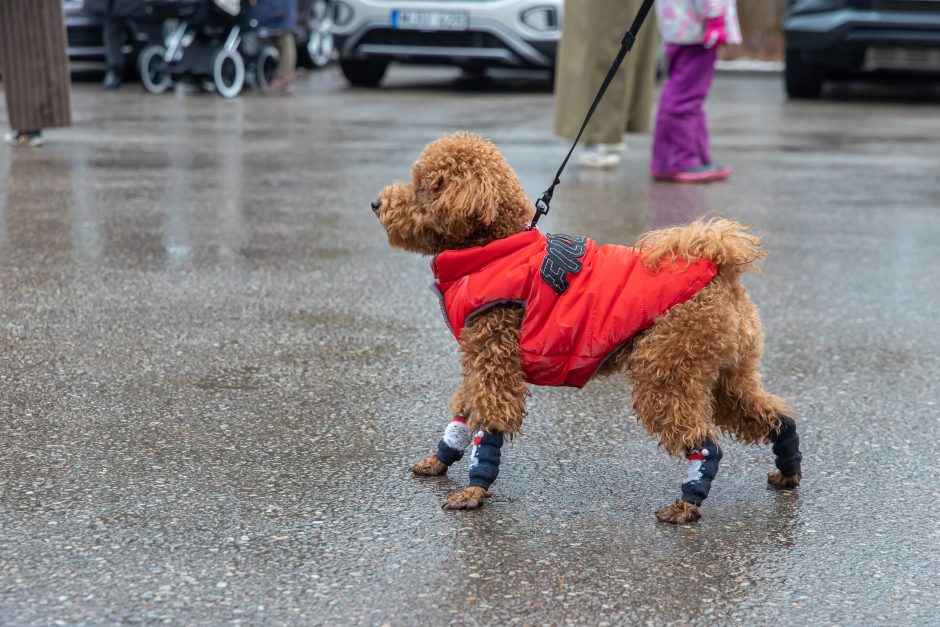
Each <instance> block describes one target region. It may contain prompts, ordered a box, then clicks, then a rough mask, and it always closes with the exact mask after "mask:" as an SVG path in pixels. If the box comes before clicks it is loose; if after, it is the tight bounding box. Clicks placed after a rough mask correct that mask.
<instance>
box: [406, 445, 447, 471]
mask: <svg viewBox="0 0 940 627" xmlns="http://www.w3.org/2000/svg"><path fill="white" fill-rule="evenodd" d="M411 472H413V473H414V474H416V475H418V476H420V477H440V476H441V475H445V474H447V466H445V465H444V462H442V461H441V460H439V459H438V458H437V453H435V452H434V451H431V454H430V455H428V456H427V457H425V458H424V459H422V460H421V461H420V462H418V463H417V464H415V465H414V466H412V467H411Z"/></svg>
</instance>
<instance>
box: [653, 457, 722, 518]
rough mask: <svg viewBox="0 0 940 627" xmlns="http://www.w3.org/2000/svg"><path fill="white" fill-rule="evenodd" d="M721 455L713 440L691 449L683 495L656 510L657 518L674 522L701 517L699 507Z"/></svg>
mask: <svg viewBox="0 0 940 627" xmlns="http://www.w3.org/2000/svg"><path fill="white" fill-rule="evenodd" d="M721 457H722V453H721V448H719V447H718V445H717V444H715V443H714V442H712V441H711V440H705V442H704V443H703V444H702V445H701V446H699V447H697V448H694V449H692V450H691V451H689V452H688V453H687V454H686V456H685V458H686V461H688V463H689V473H688V475H687V476H686V479H685V481H683V482H682V497H681V498H680V499H678V500H677V501H676V502H675V503H674V504H672V505H670V506H668V507H664V508H663V509H661V510H659V511H658V512H656V518H657V519H659V521H660V522H669V523H674V524H683V523H687V522H695V521H696V520H698V519H699V518H701V517H702V515H701V514H700V513H699V511H698V508H699V505H701V504H702V502H703V501H704V500H705V499H706V498H707V497H708V493H709V491H711V487H712V481H714V479H715V475H717V474H718V463H719V462H720V461H721Z"/></svg>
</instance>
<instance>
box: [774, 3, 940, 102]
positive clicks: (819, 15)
mask: <svg viewBox="0 0 940 627" xmlns="http://www.w3.org/2000/svg"><path fill="white" fill-rule="evenodd" d="M784 32H785V34H786V41H787V48H786V71H785V79H786V88H787V93H788V94H789V95H790V96H791V97H793V98H817V97H819V96H820V95H821V94H822V88H823V83H824V82H825V81H826V80H829V79H838V78H844V77H850V76H856V75H859V74H861V73H869V72H877V73H886V72H890V73H904V74H910V75H915V76H935V77H938V78H940V0H791V1H790V3H789V7H788V10H787V17H786V20H785V21H784Z"/></svg>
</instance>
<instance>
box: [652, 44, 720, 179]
mask: <svg viewBox="0 0 940 627" xmlns="http://www.w3.org/2000/svg"><path fill="white" fill-rule="evenodd" d="M666 54H667V58H668V62H669V77H668V78H667V79H666V83H665V85H664V86H663V91H662V95H661V97H660V103H659V111H658V112H657V116H656V130H655V134H654V136H653V160H652V164H651V170H652V173H653V175H654V176H664V175H670V174H674V173H677V172H681V171H683V170H691V169H694V168H697V167H699V166H701V165H702V164H703V160H702V154H703V153H702V142H704V143H705V145H706V154H707V142H708V135H707V132H706V129H705V121H704V112H703V111H702V103H703V102H704V100H705V97H706V96H707V95H708V89H709V87H710V86H711V81H712V78H713V76H714V73H715V54H716V53H715V50H714V49H706V48H704V47H703V46H700V45H677V44H667V46H666Z"/></svg>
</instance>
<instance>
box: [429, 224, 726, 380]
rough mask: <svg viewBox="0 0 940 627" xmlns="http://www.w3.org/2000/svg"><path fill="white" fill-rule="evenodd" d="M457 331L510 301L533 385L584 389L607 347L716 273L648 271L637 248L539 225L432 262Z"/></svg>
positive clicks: (704, 268) (701, 263) (708, 266)
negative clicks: (549, 231)
mask: <svg viewBox="0 0 940 627" xmlns="http://www.w3.org/2000/svg"><path fill="white" fill-rule="evenodd" d="M431 270H432V271H433V272H434V278H435V282H434V287H435V288H437V290H438V291H439V292H440V296H441V309H442V310H443V313H444V318H445V319H446V320H447V323H448V325H449V326H450V329H451V331H452V332H453V334H454V337H456V338H457V340H458V341H459V340H460V332H461V331H462V330H463V328H464V326H466V324H467V323H468V321H470V320H471V319H472V318H473V316H475V315H478V314H479V313H481V312H482V311H485V310H486V309H489V308H490V307H493V306H495V305H499V304H502V303H507V302H512V303H519V304H521V305H522V306H523V307H524V308H525V313H524V314H523V319H522V329H521V335H520V338H519V343H520V347H521V349H522V369H523V371H524V372H525V376H526V380H527V381H528V382H529V383H532V384H534V385H569V386H573V387H578V388H580V387H583V386H584V385H585V384H586V383H587V382H588V381H589V380H590V379H591V377H592V376H593V375H594V373H595V372H596V371H597V369H598V368H599V367H600V365H601V363H603V361H604V359H606V358H607V357H608V356H609V355H610V354H611V353H612V352H614V351H615V350H616V349H617V348H619V347H620V346H622V345H623V344H624V343H625V342H627V341H628V340H629V339H630V338H631V337H632V336H633V335H635V334H636V333H639V332H640V331H642V330H644V329H646V328H647V327H649V326H651V325H652V324H653V322H654V321H655V320H656V318H658V317H659V316H660V315H662V314H663V313H665V312H666V311H667V310H668V309H670V308H671V307H673V306H675V305H678V304H679V303H683V302H685V301H687V300H688V299H690V298H691V297H692V296H694V295H695V294H696V293H697V292H698V291H699V290H700V289H702V288H703V287H704V286H705V285H706V284H707V283H708V282H709V281H711V279H712V278H713V277H714V276H715V274H716V273H717V270H716V268H715V264H714V263H713V262H711V261H709V260H706V259H700V260H697V261H694V262H692V263H685V262H682V261H679V262H677V264H676V266H675V267H674V268H672V267H670V268H663V269H661V270H660V271H659V272H658V273H656V274H652V273H650V272H649V271H648V270H647V269H646V268H645V266H644V265H643V258H642V257H641V255H640V254H639V253H637V251H635V250H634V249H632V248H628V247H626V246H612V245H605V246H598V245H597V243H596V242H594V241H593V240H590V239H587V238H583V237H571V236H569V235H549V236H548V237H546V236H545V235H544V234H542V233H541V232H539V231H537V230H531V231H523V232H522V233H518V234H516V235H511V236H509V237H506V238H503V239H500V240H496V241H494V242H490V243H489V244H487V245H485V246H477V247H474V248H466V249H463V250H448V251H444V252H442V253H441V254H439V255H437V257H435V258H434V260H433V261H432V262H431Z"/></svg>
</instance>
